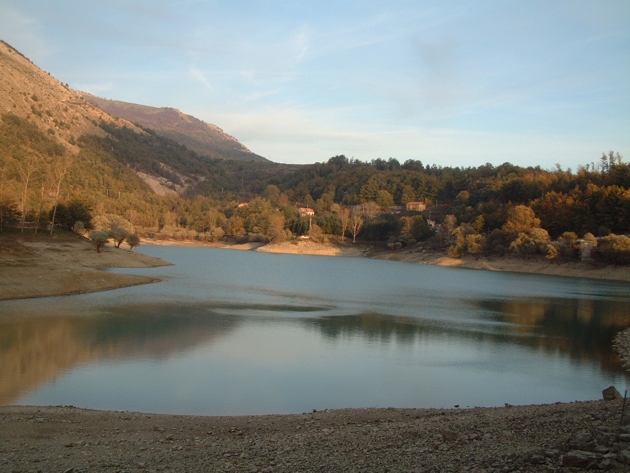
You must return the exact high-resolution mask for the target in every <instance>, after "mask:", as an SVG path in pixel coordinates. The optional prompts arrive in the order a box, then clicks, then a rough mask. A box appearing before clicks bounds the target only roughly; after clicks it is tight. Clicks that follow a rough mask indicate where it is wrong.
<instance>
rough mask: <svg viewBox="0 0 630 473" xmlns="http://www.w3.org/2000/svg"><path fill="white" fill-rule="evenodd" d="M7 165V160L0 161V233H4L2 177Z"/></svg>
mask: <svg viewBox="0 0 630 473" xmlns="http://www.w3.org/2000/svg"><path fill="white" fill-rule="evenodd" d="M8 165H9V158H6V157H5V158H2V160H1V161H0V233H1V232H3V231H4V215H3V212H4V175H5V172H6V169H7V167H8Z"/></svg>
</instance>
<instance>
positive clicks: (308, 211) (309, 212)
mask: <svg viewBox="0 0 630 473" xmlns="http://www.w3.org/2000/svg"><path fill="white" fill-rule="evenodd" d="M298 212H299V213H300V218H301V217H312V216H313V215H315V211H314V210H313V209H312V208H310V207H300V208H299V210H298Z"/></svg>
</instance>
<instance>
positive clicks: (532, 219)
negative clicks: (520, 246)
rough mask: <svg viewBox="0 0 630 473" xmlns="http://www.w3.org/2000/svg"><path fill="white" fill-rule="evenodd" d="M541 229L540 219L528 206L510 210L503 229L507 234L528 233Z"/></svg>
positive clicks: (518, 206) (519, 206)
mask: <svg viewBox="0 0 630 473" xmlns="http://www.w3.org/2000/svg"><path fill="white" fill-rule="evenodd" d="M539 227H540V219H538V218H536V214H535V213H534V211H533V210H532V209H530V208H529V207H527V206H526V205H517V206H516V207H512V208H510V209H509V210H508V219H507V222H506V223H505V225H503V227H502V229H503V231H504V232H507V233H513V234H518V233H528V232H530V231H531V230H533V229H534V228H539Z"/></svg>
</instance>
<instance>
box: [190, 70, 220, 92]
mask: <svg viewBox="0 0 630 473" xmlns="http://www.w3.org/2000/svg"><path fill="white" fill-rule="evenodd" d="M189 72H190V75H191V76H193V77H194V78H195V79H197V80H198V81H199V82H201V83H202V84H203V85H205V86H206V87H207V88H208V89H209V90H210V91H212V92H215V89H214V87H213V86H212V84H211V83H210V81H208V79H206V76H205V75H204V74H203V72H201V71H200V70H199V69H197V68H196V67H194V66H193V67H191V68H190V69H189Z"/></svg>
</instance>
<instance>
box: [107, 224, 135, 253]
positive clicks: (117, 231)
mask: <svg viewBox="0 0 630 473" xmlns="http://www.w3.org/2000/svg"><path fill="white" fill-rule="evenodd" d="M108 233H109V236H110V237H111V238H112V239H113V240H114V245H115V246H116V248H120V245H121V244H122V242H123V241H125V239H126V238H127V237H129V235H130V233H129V232H128V231H127V230H125V229H124V228H122V227H120V226H118V224H117V223H110V226H109V231H108Z"/></svg>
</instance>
